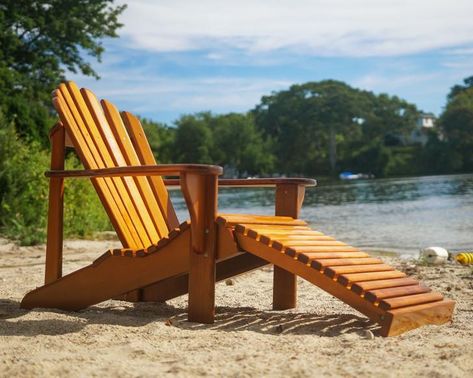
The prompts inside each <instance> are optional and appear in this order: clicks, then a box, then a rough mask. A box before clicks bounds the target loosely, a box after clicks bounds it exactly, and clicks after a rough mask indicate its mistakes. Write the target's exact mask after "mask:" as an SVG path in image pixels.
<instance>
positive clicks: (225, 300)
mask: <svg viewBox="0 0 473 378" xmlns="http://www.w3.org/2000/svg"><path fill="white" fill-rule="evenodd" d="M114 246H117V245H116V242H112V241H67V242H66V243H65V254H64V260H65V264H64V271H65V273H67V272H70V271H73V270H75V269H77V268H80V267H82V266H85V265H86V264H88V263H90V262H91V261H93V260H94V259H95V258H96V257H98V256H99V255H100V254H101V253H103V252H104V251H105V250H106V249H108V248H110V247H114ZM386 260H387V261H388V262H389V263H391V264H394V265H396V267H398V268H402V269H406V268H408V270H409V271H410V272H412V273H413V275H414V276H416V277H417V278H419V279H421V280H423V281H424V282H425V283H426V284H427V285H429V286H430V287H432V288H433V289H435V290H438V291H440V292H442V293H443V294H444V295H445V296H447V297H449V298H453V299H455V300H456V301H457V305H456V309H455V316H454V321H453V323H452V324H446V325H443V326H426V327H422V328H419V329H416V330H414V331H410V332H408V333H406V334H403V335H401V336H398V337H391V338H383V337H380V336H377V335H376V328H377V326H376V325H374V324H372V323H370V322H369V321H368V320H367V319H366V318H365V317H364V316H363V315H361V314H359V313H357V312H356V311H355V310H352V309H351V308H350V307H348V306H347V305H345V304H343V303H342V302H340V301H339V300H337V299H335V298H333V297H331V296H330V295H328V294H326V293H325V292H323V291H321V290H319V289H318V288H316V287H315V286H313V285H312V284H309V283H308V282H305V281H304V280H302V279H300V280H299V296H298V300H299V303H298V307H297V309H295V310H288V311H279V312H276V311H271V298H272V290H271V288H272V269H271V268H270V267H266V268H263V269H260V270H257V271H254V272H252V273H248V274H246V275H243V276H240V277H237V278H235V279H234V280H233V281H232V282H231V283H233V284H232V285H228V284H227V283H225V282H222V283H219V284H218V285H217V294H216V295H217V299H216V303H217V310H216V311H217V315H216V321H215V324H213V325H200V324H193V323H189V322H187V321H186V312H185V311H186V304H187V297H186V296H183V297H180V298H177V299H175V300H172V301H169V302H167V303H165V304H161V303H137V304H133V303H128V302H122V301H114V300H110V301H107V302H104V303H101V304H99V305H97V306H93V307H90V308H89V309H87V310H84V311H80V312H64V311H57V310H34V311H25V310H22V309H20V308H19V303H20V301H21V298H22V297H23V295H24V294H25V293H26V292H28V291H29V290H31V289H33V288H34V287H36V286H40V285H41V284H42V280H43V270H44V246H36V247H18V246H16V245H15V244H13V243H11V242H9V241H7V240H4V239H0V376H2V377H22V376H25V377H28V376H61V377H64V376H73V377H76V376H80V377H85V376H131V377H148V376H150V377H151V376H152V377H157V376H159V377H162V376H235V377H250V376H258V377H259V376H295V377H306V376H343V377H354V376H362V377H365V376H367V377H369V376H376V377H397V376H401V377H408V376H429V377H440V376H454V377H468V376H469V377H472V376H473V274H472V271H471V269H470V268H468V267H462V266H459V265H457V264H448V265H445V266H441V267H427V266H417V267H414V266H412V265H411V263H405V262H403V261H402V260H400V259H397V258H386ZM371 331H372V332H373V333H374V334H375V336H374V338H373V337H372V333H371Z"/></svg>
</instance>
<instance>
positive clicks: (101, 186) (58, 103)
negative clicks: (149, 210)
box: [53, 84, 143, 248]
mask: <svg viewBox="0 0 473 378" xmlns="http://www.w3.org/2000/svg"><path fill="white" fill-rule="evenodd" d="M65 92H67V88H65V85H64V84H61V85H60V86H59V90H57V91H56V92H55V97H53V104H54V107H55V108H56V110H57V112H58V113H59V115H60V117H61V120H62V121H63V124H64V127H66V131H68V133H69V135H70V137H71V139H72V140H73V143H74V145H75V146H76V152H77V154H78V155H79V157H80V158H81V161H82V163H83V164H84V166H85V167H86V168H87V169H97V168H99V167H100V166H102V165H103V162H102V161H101V159H100V156H98V154H97V156H94V154H93V152H96V149H95V150H94V151H91V150H90V149H89V146H88V144H87V143H86V141H85V138H84V135H83V133H84V134H85V133H87V130H86V128H85V127H84V128H80V127H79V125H78V124H77V123H76V122H75V120H74V117H73V116H72V114H71V112H70V110H69V106H68V105H67V103H66V101H65V98H64V96H63V94H62V93H65ZM92 184H93V186H94V187H95V189H96V190H97V193H98V195H99V197H100V199H101V201H102V203H103V204H104V207H105V209H106V211H107V213H108V215H109V218H110V220H111V221H112V224H113V225H114V227H115V229H116V230H117V233H118V235H119V237H120V240H121V242H122V243H123V245H124V246H129V247H132V248H136V247H140V246H141V245H142V244H143V243H142V241H141V239H140V238H139V236H138V233H137V232H136V230H135V228H134V226H133V224H132V222H131V219H129V218H128V219H126V217H127V216H128V213H127V211H126V209H125V207H124V206H123V203H122V201H121V197H120V195H119V193H118V191H117V188H116V186H115V182H114V181H113V179H109V178H105V179H96V180H92ZM128 221H129V223H128ZM128 226H130V227H128Z"/></svg>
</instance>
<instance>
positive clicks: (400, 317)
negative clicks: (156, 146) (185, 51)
mask: <svg viewBox="0 0 473 378" xmlns="http://www.w3.org/2000/svg"><path fill="white" fill-rule="evenodd" d="M59 97H60V96H59ZM65 97H66V99H65V100H64V99H63V100H64V101H66V102H67V101H69V98H68V94H66V95H65ZM68 111H71V113H70V114H69V113H67V112H68ZM66 113H67V114H66V116H65V117H66V118H67V117H68V116H69V119H71V117H72V120H75V121H77V122H80V121H79V117H77V113H76V111H75V109H74V108H73V107H71V108H70V109H68V110H66ZM74 118H75V119H74ZM111 122H112V120H111ZM112 123H113V122H112ZM119 123H121V119H120V122H119ZM92 131H93V130H92ZM87 133H88V130H84V134H83V135H82V137H83V136H88V134H87ZM86 142H87V141H86ZM94 143H95V142H92V144H91V145H89V146H87V147H90V149H91V151H92V152H93V149H94V147H95V146H94ZM94 173H95V174H97V171H96V170H95V172H94ZM114 173H117V172H116V171H114ZM121 173H122V174H123V172H121ZM134 173H136V172H134ZM56 177H60V176H56ZM181 186H182V187H183V192H184V196H185V198H186V202H187V204H188V206H189V210H190V213H191V221H192V223H191V229H192V232H191V235H192V237H191V240H190V242H189V244H190V245H191V247H192V249H191V259H190V265H191V266H190V267H189V269H190V273H189V275H190V279H189V284H190V287H189V297H190V302H189V314H190V318H195V319H198V321H206V320H207V321H208V322H211V321H213V306H214V298H213V296H214V287H215V256H216V251H215V245H216V244H215V238H216V232H215V223H214V221H215V217H216V209H217V207H216V203H217V201H216V193H217V180H216V177H215V176H200V175H194V174H192V173H190V174H189V173H186V172H184V173H183V175H182V176H181ZM280 187H281V186H280ZM288 188H294V186H290V185H288V186H287V187H286V189H285V190H284V191H282V193H283V194H284V195H286V194H287V193H288V192H289V191H290V190H288ZM209 193H210V196H206V195H204V194H209ZM302 193H303V192H302ZM286 197H287V196H286ZM286 200H287V201H285V202H283V205H282V206H283V207H285V206H289V207H292V208H294V206H296V208H300V205H301V203H302V199H301V198H300V197H298V198H297V196H296V201H294V196H292V197H290V198H289V197H288V198H286ZM288 203H289V204H290V205H288ZM294 203H295V204H296V205H294ZM295 218H297V216H295ZM261 221H262V219H259V220H257V221H256V223H255V218H251V219H250V223H255V224H259V223H261ZM224 223H229V222H226V221H224ZM268 223H270V222H268ZM276 224H280V223H279V221H278V222H277V223H276ZM290 224H292V225H294V224H298V223H297V221H293V222H291V223H290ZM230 227H231V226H230ZM272 227H275V228H277V226H274V225H273V226H272ZM245 230H246V228H245ZM245 230H244V231H245ZM258 231H261V230H258ZM243 235H246V236H245V238H246V239H241V236H238V235H237V237H238V238H239V243H240V245H242V246H243V248H244V249H246V250H251V253H253V254H256V255H260V254H263V255H265V259H266V260H268V261H271V262H273V263H275V264H277V265H278V266H279V267H280V268H282V267H284V269H283V270H282V271H283V272H285V273H286V274H290V275H294V274H295V273H297V274H299V275H301V276H302V277H304V278H306V279H308V280H309V281H311V282H313V283H315V284H317V285H318V286H321V287H322V288H324V289H325V290H326V291H328V292H329V293H332V294H334V295H336V296H337V297H339V298H340V299H342V300H344V301H347V303H349V304H351V305H352V306H353V307H354V308H356V309H358V310H359V311H361V312H368V313H371V316H374V319H375V320H377V321H378V322H380V323H381V324H382V325H383V329H382V333H383V334H385V335H388V334H396V333H399V332H402V331H404V330H407V329H410V328H413V327H417V326H419V325H422V324H425V323H426V322H430V323H437V324H440V323H443V322H445V321H447V320H448V319H449V318H450V317H451V312H452V310H453V303H452V302H451V301H442V300H441V299H442V297H441V295H440V294H438V293H428V294H414V295H407V296H402V297H392V298H388V299H383V300H381V301H380V306H373V305H372V306H371V307H370V305H369V304H368V303H369V301H366V300H365V299H364V298H362V297H356V295H357V294H356V290H349V289H348V288H345V290H344V291H343V290H341V289H340V285H338V286H337V285H334V284H332V285H330V284H329V282H332V283H333V280H331V281H325V279H324V278H323V277H327V278H328V279H330V278H329V277H328V276H327V275H324V274H322V272H320V271H316V270H314V269H312V268H311V267H310V266H309V265H307V264H304V263H302V262H301V261H300V260H299V259H300V258H301V256H304V254H299V255H298V259H295V258H293V257H294V256H289V255H290V254H291V253H286V254H285V253H281V252H280V251H277V250H275V249H274V248H270V247H269V246H268V245H265V244H263V243H260V242H259V241H258V240H257V239H259V238H260V234H259V233H258V232H257V231H255V230H251V229H250V230H246V231H245V233H244V234H243ZM275 236H277V235H275ZM167 240H169V239H167ZM164 241H166V240H164V239H163V242H164ZM161 244H163V243H161ZM158 245H159V243H158ZM164 245H165V246H170V245H172V243H170V242H169V241H168V242H167V243H166V244H164ZM156 247H157V248H158V249H157V250H156V252H157V251H159V250H160V249H159V247H158V246H156ZM152 248H153V247H151V248H149V250H151V249H152ZM304 248H305V247H304V246H302V247H301V249H302V250H303V249H304ZM315 248H317V246H316V247H315ZM319 248H320V247H319ZM334 248H336V247H334ZM181 249H182V248H181ZM332 249H333V248H332ZM270 251H273V252H272V253H271V252H270ZM288 251H291V248H289V249H288ZM313 251H314V247H313V248H312V252H309V253H308V254H309V255H310V254H317V258H318V259H321V258H323V256H324V255H327V254H325V253H323V252H318V253H315V252H313ZM118 252H119V254H120V256H121V255H125V256H146V253H147V251H145V250H144V249H141V250H133V249H129V248H128V249H127V248H125V249H122V250H119V251H118ZM292 253H293V255H296V251H295V250H293V249H292ZM358 253H359V252H350V253H349V257H351V258H353V257H354V256H357V255H358ZM342 254H343V255H345V254H344V253H342ZM328 255H330V257H333V255H337V252H331V253H329V254H328ZM110 256H111V257H113V255H109V257H110ZM345 256H346V257H348V255H345ZM195 257H199V259H195ZM200 257H204V258H205V257H211V258H210V259H200ZM107 259H108V257H107V256H105V257H104V258H100V259H98V260H97V264H101V263H103V262H106V261H108V260H107ZM193 259H194V263H192V261H193ZM367 259H368V258H367ZM132 260H135V259H132ZM276 260H277V261H278V263H276ZM135 261H136V260H135ZM94 264H95V263H94ZM193 266H194V267H196V269H193ZM135 268H136V266H135ZM379 268H380V266H377V267H376V269H379ZM286 269H287V270H286ZM349 269H351V270H353V269H354V267H353V266H351V267H349ZM364 269H365V270H366V269H369V267H367V266H365V267H364ZM140 270H141V269H134V270H133V274H135V273H138V274H139V273H140ZM87 271H88V270H87ZM79 272H80V271H79ZM309 272H312V273H314V276H312V277H311V276H310V273H309ZM327 272H328V270H327ZM114 273H117V271H115V272H114ZM212 273H213V275H212ZM389 274H402V273H401V272H396V271H388V272H384V271H383V272H378V271H374V272H365V271H364V272H363V273H347V274H342V275H341V276H340V277H339V282H340V281H341V279H342V278H343V279H346V280H347V282H350V283H354V282H355V281H357V280H361V281H362V282H356V283H354V284H353V285H351V286H352V287H353V288H355V287H357V288H359V289H360V290H361V291H360V293H358V294H363V290H365V289H366V288H368V287H369V286H365V284H367V283H368V284H369V283H370V282H366V281H364V280H371V279H373V280H375V281H372V282H376V285H377V286H373V287H374V288H377V287H390V286H384V285H393V282H394V281H396V279H390V280H384V281H385V282H384V283H383V284H382V281H383V280H380V278H381V277H386V276H389ZM71 276H74V277H76V274H74V273H73V274H72V275H71ZM91 278H93V277H91ZM107 278H108V277H107ZM66 281H67V280H66ZM66 281H62V280H58V281H57V282H66ZM79 281H80V280H79ZM87 281H89V280H87ZM132 281H133V282H134V284H136V278H135V277H134V276H133V278H132ZM192 281H194V285H193V284H192ZM315 281H317V282H318V283H317V282H315ZM352 281H353V282H352ZM386 281H390V282H389V283H386ZM408 281H409V280H408V279H401V280H398V281H396V287H397V286H401V285H407V282H408ZM130 283H131V282H130ZM358 284H359V286H357V285H358ZM325 285H327V286H326V287H324V286H325ZM195 286H198V287H199V288H200V289H203V290H201V291H200V292H199V291H198V290H192V288H195ZM53 287H55V288H56V289H57V288H58V287H57V286H55V285H54V286H51V285H47V286H45V287H43V288H42V289H45V288H53ZM127 287H128V288H131V287H130V286H129V285H128V284H127ZM63 289H64V288H62V289H60V292H61V293H64V292H65V291H67V292H68V290H63ZM357 290H358V289H357ZM40 291H41V290H40ZM46 291H48V290H46ZM102 291H103V290H101V292H102ZM36 292H37V291H36ZM42 293H44V291H42ZM56 294H58V293H56ZM353 295H355V297H354V296H353ZM47 297H48V298H50V297H49V296H47ZM25 298H26V297H25ZM356 298H358V300H357V299H356ZM429 301H438V302H435V304H429V305H428V306H427V305H416V304H417V303H424V302H429ZM191 303H192V304H191ZM413 305H414V306H413ZM404 306H408V307H411V309H408V310H407V311H396V310H392V311H390V312H388V313H382V312H381V313H380V312H378V311H379V310H380V307H384V309H383V308H381V310H384V311H385V310H386V309H387V308H389V309H391V308H396V307H403V308H405V307H404ZM414 308H415V309H416V311H415V312H413V311H414ZM434 308H435V309H438V311H437V312H436V313H434V312H433V309H434ZM195 314H197V316H195ZM386 315H388V316H386ZM423 317H425V319H427V320H425V319H424V318H423ZM207 321H206V322H207ZM400 330H401V331H400Z"/></svg>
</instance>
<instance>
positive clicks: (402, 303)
mask: <svg viewBox="0 0 473 378" xmlns="http://www.w3.org/2000/svg"><path fill="white" fill-rule="evenodd" d="M442 299H443V295H442V294H440V293H435V292H431V293H423V294H414V295H407V296H403V297H397V298H389V299H383V300H381V301H380V302H379V308H381V309H383V310H386V311H388V310H391V309H395V308H399V307H407V306H413V305H419V304H423V303H429V302H438V301H441V300H442Z"/></svg>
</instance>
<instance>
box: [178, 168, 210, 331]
mask: <svg viewBox="0 0 473 378" xmlns="http://www.w3.org/2000/svg"><path fill="white" fill-rule="evenodd" d="M181 187H182V192H183V194H184V198H185V200H186V204H187V207H188V209H189V213H190V215H191V249H190V251H189V252H190V266H189V303H188V318H189V321H193V322H199V323H213V322H214V318H215V279H216V278H215V263H216V256H217V253H216V247H217V246H216V237H217V230H216V223H215V219H216V217H217V192H218V190H217V176H210V175H207V176H203V175H196V174H185V175H183V176H181Z"/></svg>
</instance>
